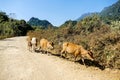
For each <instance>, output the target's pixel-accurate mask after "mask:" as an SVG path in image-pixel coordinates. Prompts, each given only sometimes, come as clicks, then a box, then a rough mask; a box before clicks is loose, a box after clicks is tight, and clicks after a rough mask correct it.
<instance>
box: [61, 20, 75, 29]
mask: <svg viewBox="0 0 120 80" xmlns="http://www.w3.org/2000/svg"><path fill="white" fill-rule="evenodd" d="M76 24H77V21H72V20H68V21H66V22H65V23H63V24H62V25H61V26H60V27H70V28H71V27H74V26H75V25H76Z"/></svg>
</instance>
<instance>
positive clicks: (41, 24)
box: [27, 17, 54, 29]
mask: <svg viewBox="0 0 120 80" xmlns="http://www.w3.org/2000/svg"><path fill="white" fill-rule="evenodd" d="M27 23H28V24H29V25H31V26H34V27H39V28H41V29H47V28H53V27H54V26H53V25H52V24H51V23H50V22H48V21H47V20H39V19H38V18H35V17H32V18H30V20H29V21H28V22H27Z"/></svg>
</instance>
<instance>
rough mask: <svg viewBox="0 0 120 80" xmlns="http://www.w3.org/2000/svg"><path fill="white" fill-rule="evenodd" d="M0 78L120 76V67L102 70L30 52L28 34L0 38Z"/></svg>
mask: <svg viewBox="0 0 120 80" xmlns="http://www.w3.org/2000/svg"><path fill="white" fill-rule="evenodd" d="M0 80H120V71H114V70H108V71H107V70H100V69H97V68H95V67H92V66H91V67H88V68H86V67H85V66H83V65H81V64H78V63H74V62H71V61H67V60H65V59H62V58H59V57H56V56H48V55H46V54H41V53H31V52H29V51H28V50H27V47H26V37H14V38H8V39H5V40H0Z"/></svg>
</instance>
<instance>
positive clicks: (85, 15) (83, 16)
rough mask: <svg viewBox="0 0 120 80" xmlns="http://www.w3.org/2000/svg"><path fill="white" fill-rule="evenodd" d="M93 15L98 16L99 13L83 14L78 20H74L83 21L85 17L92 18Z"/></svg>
mask: <svg viewBox="0 0 120 80" xmlns="http://www.w3.org/2000/svg"><path fill="white" fill-rule="evenodd" d="M93 15H99V13H98V12H93V13H84V14H82V15H81V16H80V17H79V18H78V19H76V21H80V20H82V19H84V18H85V17H88V16H93Z"/></svg>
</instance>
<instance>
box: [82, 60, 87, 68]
mask: <svg viewBox="0 0 120 80" xmlns="http://www.w3.org/2000/svg"><path fill="white" fill-rule="evenodd" d="M82 62H83V64H84V65H85V62H84V59H83V58H82ZM85 66H86V65H85Z"/></svg>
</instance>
